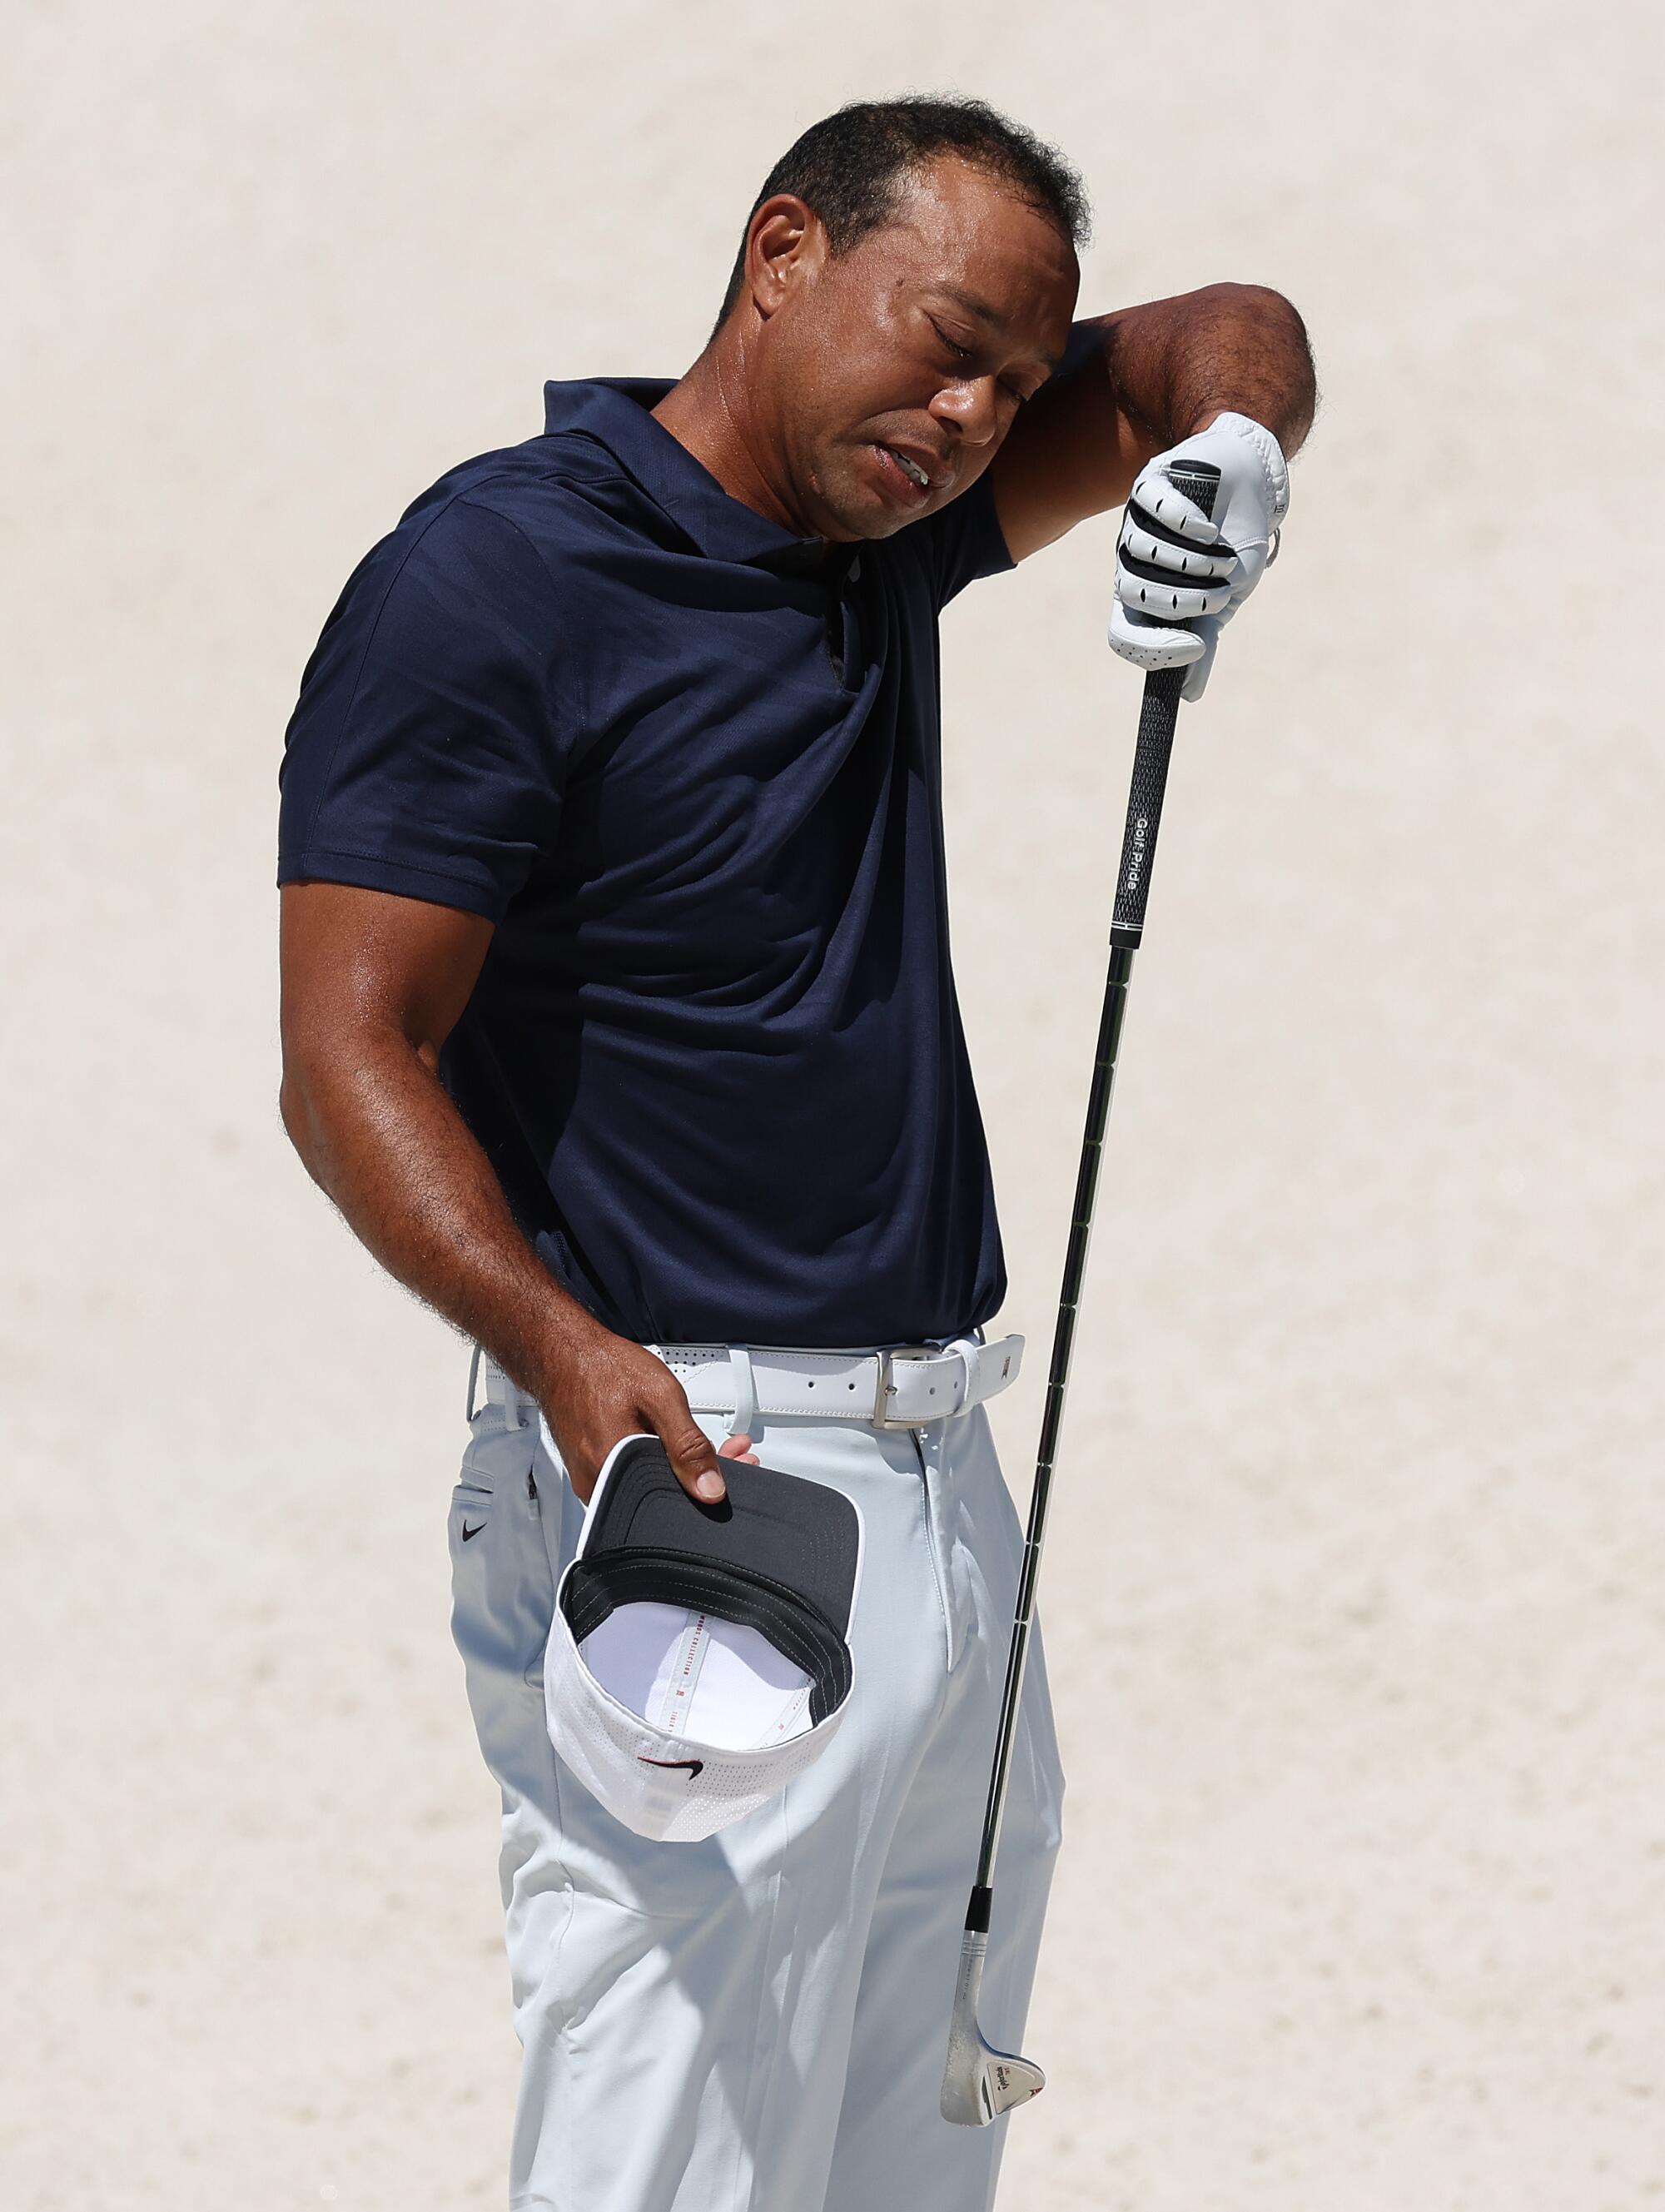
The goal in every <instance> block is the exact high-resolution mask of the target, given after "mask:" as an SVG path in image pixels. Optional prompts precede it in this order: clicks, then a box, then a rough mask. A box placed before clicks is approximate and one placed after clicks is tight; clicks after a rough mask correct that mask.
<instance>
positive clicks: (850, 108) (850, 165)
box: [712, 93, 1091, 337]
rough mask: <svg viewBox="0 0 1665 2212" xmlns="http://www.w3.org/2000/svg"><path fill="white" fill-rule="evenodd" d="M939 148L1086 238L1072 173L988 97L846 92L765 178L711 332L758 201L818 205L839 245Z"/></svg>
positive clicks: (882, 215)
mask: <svg viewBox="0 0 1665 2212" xmlns="http://www.w3.org/2000/svg"><path fill="white" fill-rule="evenodd" d="M939 154H952V155H957V156H958V158H959V159H960V160H961V161H966V162H969V164H970V165H971V166H972V167H975V168H979V169H982V170H985V171H986V172H987V173H988V174H990V175H991V176H994V177H996V178H998V179H1000V181H1001V182H1002V183H1005V184H1009V185H1011V186H1012V189H1013V190H1014V191H1016V192H1017V193H1018V194H1019V195H1020V196H1021V197H1023V198H1024V199H1026V200H1028V201H1029V202H1030V205H1031V206H1033V207H1035V208H1036V209H1038V210H1040V212H1041V213H1042V214H1043V215H1048V216H1051V218H1052V220H1053V221H1054V222H1055V223H1056V224H1057V226H1058V228H1059V230H1060V232H1061V233H1062V234H1063V235H1064V236H1065V237H1066V238H1067V239H1068V240H1069V242H1070V244H1071V245H1072V246H1074V247H1076V248H1077V249H1079V248H1080V247H1081V246H1085V244H1086V242H1087V239H1088V237H1089V235H1090V234H1091V212H1090V210H1089V208H1088V204H1087V189H1086V186H1085V185H1084V184H1083V183H1082V181H1081V179H1080V177H1079V174H1078V173H1077V172H1076V171H1075V169H1074V168H1073V167H1072V166H1071V165H1070V163H1069V162H1068V161H1066V160H1065V158H1064V156H1063V155H1061V154H1060V153H1059V152H1058V150H1057V149H1056V148H1055V147H1052V146H1048V144H1047V143H1045V141H1044V140H1042V139H1040V138H1037V137H1036V135H1035V133H1034V132H1033V131H1026V130H1024V126H1023V125H1022V124H1021V123H1013V122H1012V121H1010V120H1009V119H1008V118H1006V116H1004V115H1001V114H1000V113H999V112H998V111H997V110H996V109H994V108H993V107H991V106H989V105H988V103H987V100H973V99H970V98H969V97H967V96H963V95H962V94H955V93H949V94H939V95H937V96H934V97H930V98H927V97H917V98H916V97H915V96H914V95H912V94H908V95H905V96H904V97H903V98H902V99H900V100H850V101H848V102H847V103H846V105H845V106H842V107H841V108H838V109H837V110H836V112H834V113H833V114H831V115H827V116H823V118H822V119H821V121H820V122H819V123H812V124H811V125H810V127H809V129H808V130H807V131H805V133H804V135H803V136H802V137H801V138H799V139H797V140H796V141H795V142H794V143H793V144H792V145H791V146H789V147H788V148H787V150H786V152H785V153H784V154H783V155H781V158H780V160H779V161H777V162H776V163H775V167H773V168H772V169H771V170H770V171H769V174H768V176H766V177H765V178H764V179H763V187H762V189H761V190H760V191H759V192H758V194H757V198H756V199H755V200H753V202H752V203H751V206H750V210H749V212H748V213H747V216H746V220H745V228H744V230H743V231H742V232H741V234H740V250H739V252H738V253H737V254H736V255H735V257H734V267H733V270H732V272H731V274H730V276H729V280H728V289H727V291H726V293H725V294H724V295H723V304H722V307H721V308H720V310H719V313H718V315H717V320H716V323H715V325H714V328H713V331H712V336H713V337H715V336H716V333H717V331H720V329H721V328H722V326H723V325H724V323H725V322H726V320H727V319H728V315H729V311H730V309H731V308H732V307H733V305H734V302H735V301H736V300H738V298H739V296H740V288H741V285H742V283H744V278H745V257H746V240H747V238H748V236H749V235H750V230H751V218H752V216H754V215H756V214H757V210H758V209H759V208H760V207H762V205H763V202H764V201H765V200H769V199H773V198H774V197H775V194H776V193H777V192H791V193H793V195H794V196H795V197H797V198H799V199H800V200H802V201H804V202H805V204H806V205H808V206H809V207H811V208H812V209H813V210H815V213H816V214H817V216H818V217H819V218H820V220H821V222H822V225H823V228H824V229H825V231H826V234H827V239H828V242H829V245H830V246H831V247H832V250H833V252H835V253H844V252H848V250H849V248H850V247H851V246H854V244H855V243H856V241H857V240H859V239H862V238H865V237H866V235H867V234H868V233H869V232H870V231H873V230H877V229H878V228H879V227H880V226H881V225H882V224H883V223H884V222H887V221H888V220H889V219H890V215H891V213H892V212H893V210H894V209H895V207H896V201H897V198H898V197H899V196H900V192H901V187H902V180H903V179H904V178H905V177H906V175H907V174H908V172H909V171H910V170H913V169H916V168H918V167H921V165H922V164H923V163H925V162H927V161H930V160H931V159H932V158H933V156H934V155H939Z"/></svg>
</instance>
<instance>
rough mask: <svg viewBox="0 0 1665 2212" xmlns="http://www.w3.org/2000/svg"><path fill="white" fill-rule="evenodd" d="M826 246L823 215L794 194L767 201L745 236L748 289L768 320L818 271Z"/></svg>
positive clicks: (779, 194) (778, 193)
mask: <svg viewBox="0 0 1665 2212" xmlns="http://www.w3.org/2000/svg"><path fill="white" fill-rule="evenodd" d="M826 246H827V234H826V232H825V231H824V230H823V228H822V226H821V220H820V217H819V216H817V215H816V214H815V213H814V211H813V210H811V208H810V206H809V205H808V204H807V203H806V202H805V201H803V200H800V199H799V198H798V197H797V196H796V194H795V193H793V192H777V193H776V194H775V197H774V198H773V199H768V200H765V201H764V202H763V205H762V207H760V208H759V209H758V210H757V214H756V215H754V216H752V218H751V226H750V230H749V232H748V233H747V236H746V289H747V290H748V291H749V292H750V295H751V300H752V304H753V306H754V307H756V308H757V312H758V313H759V314H760V315H761V316H762V317H763V319H764V321H765V322H767V321H768V319H769V317H770V316H771V315H773V314H775V313H777V312H778V311H779V309H781V307H784V306H785V305H786V302H787V299H788V298H789V297H790V296H791V294H792V293H793V290H794V289H796V287H797V286H799V284H801V283H803V282H804V280H805V277H810V276H813V275H814V274H815V272H816V271H817V270H819V268H820V266H821V264H822V262H823V260H824V259H825V258H826Z"/></svg>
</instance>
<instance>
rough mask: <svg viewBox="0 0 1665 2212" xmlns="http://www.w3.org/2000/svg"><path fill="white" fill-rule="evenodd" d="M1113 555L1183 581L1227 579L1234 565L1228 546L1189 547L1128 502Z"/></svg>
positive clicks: (1235, 558)
mask: <svg viewBox="0 0 1665 2212" xmlns="http://www.w3.org/2000/svg"><path fill="white" fill-rule="evenodd" d="M1116 550H1117V551H1118V552H1119V553H1120V554H1121V556H1122V558H1123V559H1124V560H1133V561H1143V562H1147V563H1148V564H1149V565H1150V566H1151V567H1152V568H1161V569H1164V570H1165V569H1172V570H1173V571H1174V572H1175V573H1176V574H1178V575H1181V576H1186V577H1193V578H1195V577H1209V576H1229V575H1230V574H1231V571H1232V570H1233V569H1234V568H1236V567H1237V554H1236V553H1235V552H1234V551H1233V550H1232V549H1231V546H1229V545H1219V544H1216V545H1191V544H1187V543H1186V541H1185V540H1184V539H1183V538H1174V537H1172V536H1170V534H1169V532H1166V531H1164V529H1162V527H1161V526H1160V525H1158V524H1155V523H1153V522H1152V520H1151V518H1150V517H1149V516H1148V515H1147V514H1145V512H1144V510H1143V509H1142V508H1140V507H1136V506H1135V505H1134V504H1133V501H1131V500H1129V501H1128V502H1127V512H1126V513H1125V514H1124V515H1123V516H1122V518H1121V542H1120V544H1118V546H1117V549H1116Z"/></svg>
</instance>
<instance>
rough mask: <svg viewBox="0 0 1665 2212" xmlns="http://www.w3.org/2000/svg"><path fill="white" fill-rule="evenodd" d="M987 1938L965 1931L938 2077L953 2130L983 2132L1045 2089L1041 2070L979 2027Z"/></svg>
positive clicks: (1045, 2081)
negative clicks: (992, 2040)
mask: <svg viewBox="0 0 1665 2212" xmlns="http://www.w3.org/2000/svg"><path fill="white" fill-rule="evenodd" d="M987 1949H988V1938H987V1936H982V1935H973V1934H971V1933H969V1931H968V1933H967V1935H966V1938H965V1942H964V1944H963V1947H962V1948H961V1951H960V1978H959V1985H958V1987H957V1989H956V1990H955V1992H954V2015H953V2018H952V2019H951V2021H950V2022H949V2027H948V2063H947V2066H946V2067H945V2069H944V2071H943V2077H942V2116H943V2118H944V2119H945V2120H951V2121H952V2122H953V2123H954V2124H955V2126H956V2127H962V2128H986V2127H987V2125H988V2124H989V2123H990V2121H991V2120H997V2119H999V2118H1000V2114H1001V2113H1002V2112H1010V2111H1011V2110H1012V2106H1014V2105H1026V2104H1028V2102H1029V2100H1030V2098H1031V2097H1038V2096H1039V2095H1040V2093H1041V2092H1042V2089H1044V2088H1045V2087H1046V2086H1047V2077H1046V2075H1044V2074H1043V2073H1042V2071H1041V2069H1040V2068H1039V2067H1038V2066H1036V2064H1034V2063H1033V2062H1032V2061H1031V2060H1030V2059H1027V2058H1019V2057H1018V2055H1017V2054H1016V2052H1015V2051H997V2050H996V2049H995V2048H994V2045H993V2044H992V2043H990V2042H989V2041H988V2039H987V2037H986V2036H985V2035H984V2033H983V2032H982V2030H981V2027H978V2025H977V1996H978V1992H979V1990H980V1989H981V1985H982V1978H983V1960H984V1957H985V1956H986V1954H987Z"/></svg>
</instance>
